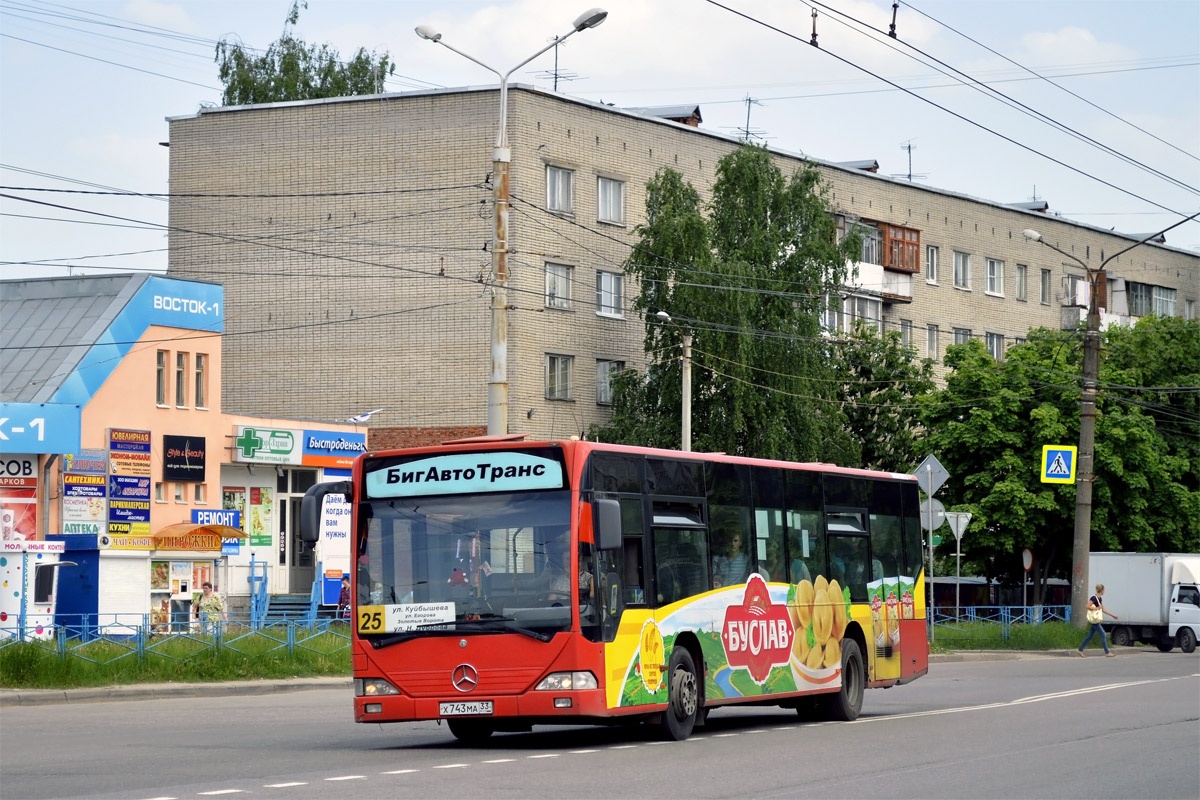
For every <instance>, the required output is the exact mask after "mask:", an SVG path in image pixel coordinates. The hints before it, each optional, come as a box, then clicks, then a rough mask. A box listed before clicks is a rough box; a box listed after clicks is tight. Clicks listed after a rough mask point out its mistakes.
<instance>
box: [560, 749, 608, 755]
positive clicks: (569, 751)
mask: <svg viewBox="0 0 1200 800" xmlns="http://www.w3.org/2000/svg"><path fill="white" fill-rule="evenodd" d="M567 752H568V753H571V754H572V755H577V756H578V755H583V754H584V753H599V752H600V751H599V750H568V751H567Z"/></svg>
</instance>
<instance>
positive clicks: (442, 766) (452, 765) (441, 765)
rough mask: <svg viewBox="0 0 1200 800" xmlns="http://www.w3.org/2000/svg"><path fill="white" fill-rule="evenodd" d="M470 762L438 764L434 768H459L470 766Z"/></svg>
mask: <svg viewBox="0 0 1200 800" xmlns="http://www.w3.org/2000/svg"><path fill="white" fill-rule="evenodd" d="M469 766H471V765H470V764H438V765H437V766H435V767H434V769H458V768H459V767H469Z"/></svg>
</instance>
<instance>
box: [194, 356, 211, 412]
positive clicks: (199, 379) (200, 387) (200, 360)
mask: <svg viewBox="0 0 1200 800" xmlns="http://www.w3.org/2000/svg"><path fill="white" fill-rule="evenodd" d="M195 388H196V408H207V407H208V402H207V401H208V356H206V355H205V354H204V353H196V387H195Z"/></svg>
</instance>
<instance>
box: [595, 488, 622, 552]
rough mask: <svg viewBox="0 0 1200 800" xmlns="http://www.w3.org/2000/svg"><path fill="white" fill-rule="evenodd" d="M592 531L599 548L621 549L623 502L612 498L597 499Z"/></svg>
mask: <svg viewBox="0 0 1200 800" xmlns="http://www.w3.org/2000/svg"><path fill="white" fill-rule="evenodd" d="M592 531H593V535H594V536H595V537H596V547H597V549H599V550H619V549H620V547H621V503H620V502H619V501H617V500H613V499H610V498H602V499H599V500H596V501H595V505H594V506H593V514H592Z"/></svg>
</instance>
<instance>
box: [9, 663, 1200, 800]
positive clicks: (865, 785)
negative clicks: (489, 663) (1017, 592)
mask: <svg viewBox="0 0 1200 800" xmlns="http://www.w3.org/2000/svg"><path fill="white" fill-rule="evenodd" d="M0 796H3V797H4V798H5V800H26V799H28V800H38V799H40V798H73V797H88V798H104V799H107V798H198V797H214V796H218V797H223V796H233V797H238V796H245V797H248V798H250V797H268V798H273V799H278V800H301V799H302V798H342V797H353V798H389V800H390V799H393V798H406V797H420V798H459V797H462V798H467V797H470V798H481V797H482V798H488V799H489V800H492V798H555V800H560V799H561V798H564V797H567V798H572V800H576V799H577V798H617V797H630V798H641V797H672V798H673V797H688V798H742V797H763V798H775V797H798V798H829V797H848V798H857V797H861V798H871V800H878V798H884V797H886V798H889V800H892V799H894V798H1001V797H1003V798H1010V797H1020V798H1128V797H1139V798H1196V797H1200V657H1198V656H1196V655H1191V656H1189V655H1184V654H1182V653H1179V652H1174V653H1168V654H1162V653H1158V652H1152V651H1122V653H1121V655H1120V656H1119V657H1117V658H1110V659H1105V658H1088V659H1079V658H1072V657H1069V656H1063V655H1053V656H1042V657H1027V658H1022V659H1020V660H1007V661H965V662H960V663H936V664H934V665H932V667H931V670H930V674H929V675H928V676H926V677H925V678H922V679H921V680H919V681H917V682H915V683H913V684H911V685H909V686H903V687H898V688H895V689H890V690H881V691H870V692H868V693H867V696H866V701H865V703H864V713H863V716H862V717H861V718H860V719H859V720H858V721H857V722H855V723H811V722H805V721H803V720H801V719H800V718H798V717H797V715H796V714H795V713H793V712H787V711H783V710H781V709H753V708H743V709H737V710H722V711H718V712H714V713H713V714H712V715H711V716H710V718H709V724H708V726H707V727H705V728H703V729H700V730H698V731H697V733H696V735H694V736H693V737H692V738H691V739H689V740H688V741H686V742H682V743H665V742H661V741H659V740H657V738H656V737H655V736H654V734H653V733H652V731H651V730H649V729H648V728H641V727H634V728H615V729H607V728H573V727H572V728H537V729H535V731H534V732H533V733H526V734H498V735H496V736H494V737H493V738H492V739H491V740H489V742H488V743H487V744H486V745H485V746H483V747H477V748H472V747H466V746H463V745H460V744H459V743H458V742H456V741H455V740H454V738H453V737H452V736H451V735H450V733H449V732H448V731H447V730H446V728H445V727H443V726H439V725H438V724H437V723H433V722H428V723H414V724H403V725H388V726H378V725H376V726H371V725H357V724H355V723H354V722H353V721H352V719H351V714H350V702H349V690H348V689H347V688H344V687H342V686H338V687H337V688H318V689H309V690H306V691H295V692H283V693H273V694H259V695H228V694H225V695H217V696H205V697H178V698H162V699H144V700H143V699H127V700H123V701H121V702H74V701H73V702H66V703H61V702H60V703H56V704H50V705H21V706H16V705H11V704H6V705H5V706H4V707H3V709H2V711H0Z"/></svg>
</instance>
